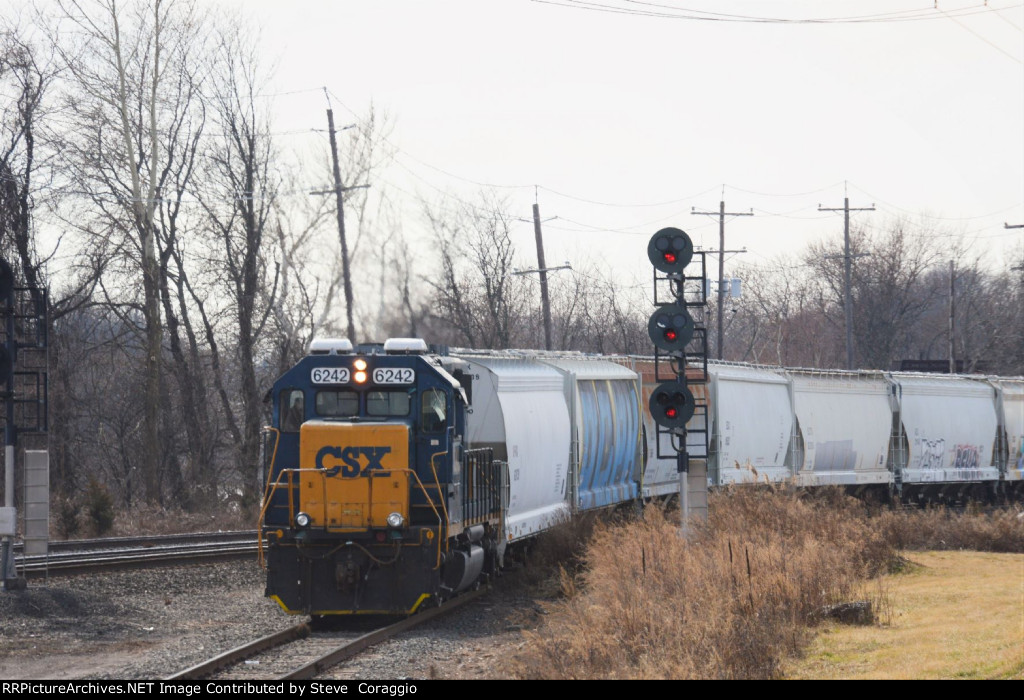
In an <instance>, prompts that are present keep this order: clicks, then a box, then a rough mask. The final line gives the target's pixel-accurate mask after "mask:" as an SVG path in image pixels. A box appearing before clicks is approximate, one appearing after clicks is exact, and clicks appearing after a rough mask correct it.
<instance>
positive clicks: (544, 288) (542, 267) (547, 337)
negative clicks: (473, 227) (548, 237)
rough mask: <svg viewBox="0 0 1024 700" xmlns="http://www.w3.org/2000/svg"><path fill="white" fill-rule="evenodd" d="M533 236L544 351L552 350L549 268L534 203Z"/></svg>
mask: <svg viewBox="0 0 1024 700" xmlns="http://www.w3.org/2000/svg"><path fill="white" fill-rule="evenodd" d="M533 235H534V237H535V238H536V239H537V269H538V271H539V272H540V303H541V307H542V308H543V310H544V349H545V350H550V349H551V302H550V300H549V299H548V268H547V265H546V264H545V263H544V239H543V237H542V236H541V233H540V205H539V204H538V203H537V202H534V203H533Z"/></svg>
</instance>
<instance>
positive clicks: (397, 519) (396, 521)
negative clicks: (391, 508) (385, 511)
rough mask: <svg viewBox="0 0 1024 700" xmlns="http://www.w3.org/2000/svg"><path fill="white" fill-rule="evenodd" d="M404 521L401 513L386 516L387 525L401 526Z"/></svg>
mask: <svg viewBox="0 0 1024 700" xmlns="http://www.w3.org/2000/svg"><path fill="white" fill-rule="evenodd" d="M404 523H405V518H403V517H402V514H401V513H392V514H391V515H389V516H388V527H402V525H403V524H404Z"/></svg>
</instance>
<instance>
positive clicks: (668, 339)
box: [647, 304, 694, 352]
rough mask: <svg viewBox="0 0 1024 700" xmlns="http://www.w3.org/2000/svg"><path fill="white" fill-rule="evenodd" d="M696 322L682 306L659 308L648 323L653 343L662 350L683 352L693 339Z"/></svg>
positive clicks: (648, 331)
mask: <svg viewBox="0 0 1024 700" xmlns="http://www.w3.org/2000/svg"><path fill="white" fill-rule="evenodd" d="M693 329H694V322H693V317H692V316H690V312H689V311H687V310H686V307H685V306H681V305H680V304H668V305H666V306H659V307H658V308H657V309H655V310H654V313H653V314H651V320H650V321H649V322H648V323H647V333H648V335H650V336H651V341H652V342H653V343H654V344H655V346H657V347H658V348H661V349H662V350H668V351H669V352H672V351H676V350H682V349H683V348H685V347H686V344H687V343H689V342H690V341H691V340H692V339H693Z"/></svg>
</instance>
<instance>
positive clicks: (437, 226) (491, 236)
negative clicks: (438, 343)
mask: <svg viewBox="0 0 1024 700" xmlns="http://www.w3.org/2000/svg"><path fill="white" fill-rule="evenodd" d="M446 204H447V206H445V204H442V205H439V206H436V207H433V208H431V207H428V206H425V207H424V213H425V216H426V218H427V222H428V224H429V226H430V228H431V231H432V232H433V235H434V242H435V243H436V245H437V254H438V256H439V258H440V270H439V272H440V274H439V276H438V277H437V278H434V279H429V280H427V283H428V284H429V285H430V286H431V287H432V288H433V295H432V304H431V308H432V310H433V315H434V317H435V318H436V319H437V320H438V321H440V322H441V323H442V324H443V325H444V326H446V327H447V328H449V329H450V333H451V335H452V336H453V337H452V340H453V341H454V342H456V343H466V344H468V345H469V346H471V347H477V348H509V347H514V346H515V343H516V341H518V340H519V339H520V335H521V331H522V328H523V326H524V323H525V318H524V314H523V309H524V308H527V306H528V302H527V301H526V299H527V297H526V286H525V283H524V281H523V279H522V278H521V277H519V276H516V275H514V274H513V273H514V270H515V265H514V259H515V252H516V251H515V246H514V245H513V244H512V238H511V235H510V233H511V231H510V227H511V221H512V218H511V217H510V216H509V214H508V213H507V211H506V208H505V205H504V203H503V202H501V201H500V200H496V199H495V198H494V197H493V196H492V195H486V194H485V195H483V196H482V197H481V201H480V204H478V205H472V204H468V203H465V202H451V201H449V202H447V203H446Z"/></svg>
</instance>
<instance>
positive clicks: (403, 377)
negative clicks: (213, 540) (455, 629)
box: [261, 338, 506, 615]
mask: <svg viewBox="0 0 1024 700" xmlns="http://www.w3.org/2000/svg"><path fill="white" fill-rule="evenodd" d="M359 350H366V352H360V351H357V349H355V348H353V346H352V344H351V343H350V342H349V341H347V340H344V339H334V340H327V339H325V340H317V341H314V342H313V344H312V345H311V346H310V352H309V355H307V356H306V357H304V358H303V359H302V360H300V361H299V362H298V363H297V364H296V365H295V366H294V367H292V368H291V369H290V370H288V371H287V372H286V373H285V374H284V375H282V376H281V377H280V378H279V379H278V380H277V381H276V382H275V383H274V386H273V389H272V390H271V402H272V425H271V426H270V427H268V428H267V429H266V431H265V432H264V443H263V455H264V456H263V459H262V462H263V479H264V482H263V483H264V499H263V511H262V515H261V524H262V534H263V537H262V539H261V542H262V543H265V550H262V549H261V556H262V557H263V558H264V559H265V563H266V567H267V590H266V594H267V595H268V596H269V597H271V598H273V599H274V600H275V601H277V602H278V603H279V604H280V605H281V607H282V608H283V609H284V610H285V611H286V612H289V613H292V614H308V615H338V614H356V613H363V614H366V613H370V614H410V613H413V612H415V611H416V610H417V609H418V608H419V607H420V606H421V605H423V604H424V602H425V601H428V600H432V601H441V600H443V599H445V598H447V597H449V596H451V595H454V594H455V593H457V592H459V591H461V590H464V589H467V588H470V587H472V586H473V585H475V584H476V583H477V582H479V581H480V580H481V579H482V578H485V577H486V576H488V575H490V574H491V573H493V572H494V571H495V570H496V568H497V567H498V566H499V565H500V554H499V551H498V549H497V545H498V541H499V533H500V531H501V517H502V502H503V494H504V493H505V488H504V487H505V476H504V474H505V473H506V472H505V470H504V464H503V463H502V462H501V461H496V460H495V459H494V455H493V452H492V450H491V449H480V450H466V449H464V446H463V436H464V435H465V432H466V426H465V421H466V409H467V405H468V396H467V393H466V387H468V386H470V383H469V382H468V380H467V378H466V377H465V376H462V372H461V369H460V367H459V361H458V360H456V359H454V358H445V357H439V356H437V355H432V354H428V353H427V346H426V344H425V343H424V341H422V340H420V339H403V338H395V339H391V340H389V341H388V342H386V343H385V344H384V345H383V346H375V347H370V348H360V349H359Z"/></svg>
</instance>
